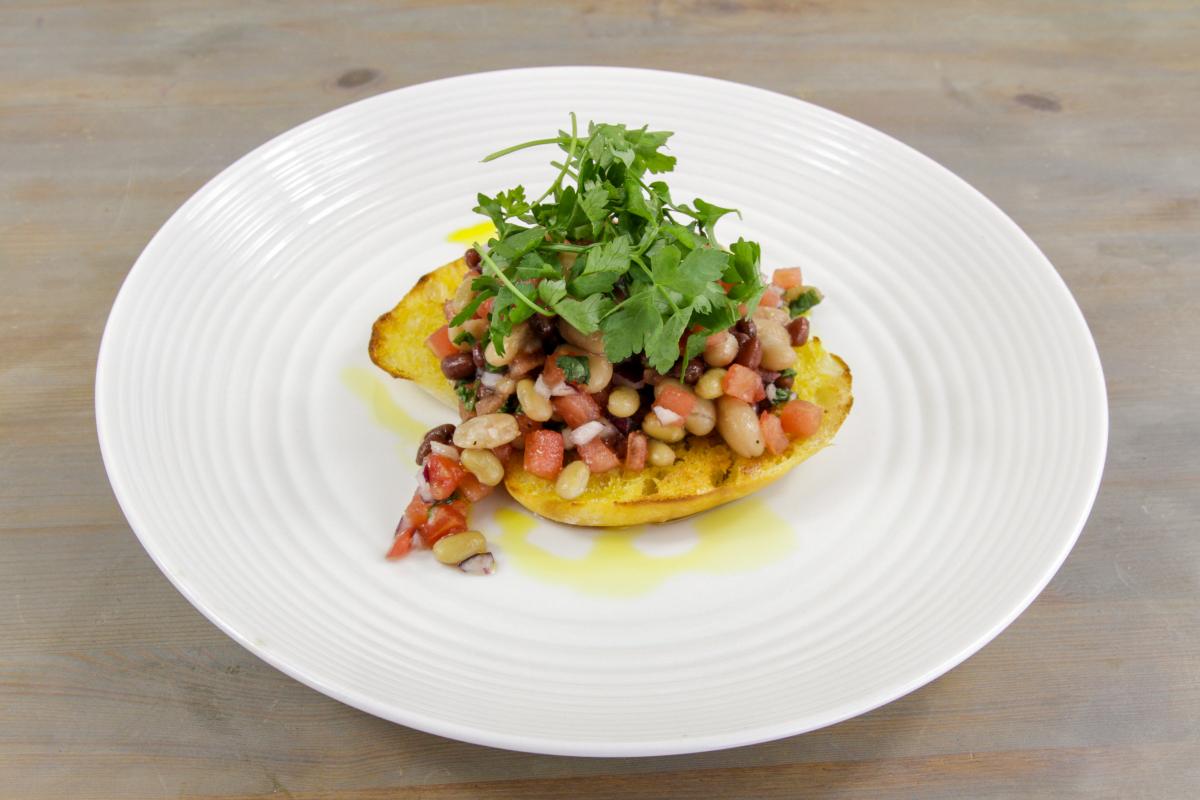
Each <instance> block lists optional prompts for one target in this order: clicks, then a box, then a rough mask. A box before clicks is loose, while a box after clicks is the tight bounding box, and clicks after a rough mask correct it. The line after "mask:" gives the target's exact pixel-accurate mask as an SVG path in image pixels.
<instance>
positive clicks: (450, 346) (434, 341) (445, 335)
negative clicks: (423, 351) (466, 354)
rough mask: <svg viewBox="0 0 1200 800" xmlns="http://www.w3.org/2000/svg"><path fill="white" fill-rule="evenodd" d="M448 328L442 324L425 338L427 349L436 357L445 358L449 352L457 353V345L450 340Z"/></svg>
mask: <svg viewBox="0 0 1200 800" xmlns="http://www.w3.org/2000/svg"><path fill="white" fill-rule="evenodd" d="M449 331H450V329H449V328H448V327H446V326H445V325H443V326H442V327H440V328H438V329H437V330H436V331H434V332H433V333H431V334H429V338H428V339H426V340H425V344H427V345H429V349H430V350H432V351H433V354H434V355H435V356H437V357H438V358H445V357H446V356H448V355H450V354H451V353H457V352H458V347H457V346H455V344H454V342H452V341H450V333H449Z"/></svg>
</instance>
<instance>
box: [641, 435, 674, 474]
mask: <svg viewBox="0 0 1200 800" xmlns="http://www.w3.org/2000/svg"><path fill="white" fill-rule="evenodd" d="M646 461H648V462H649V463H650V464H652V465H653V466H656V467H669V466H671V465H672V464H674V463H675V451H674V450H672V449H671V446H670V445H669V444H667V443H666V442H660V441H658V440H657V439H651V440H650V443H649V444H648V445H647V447H646Z"/></svg>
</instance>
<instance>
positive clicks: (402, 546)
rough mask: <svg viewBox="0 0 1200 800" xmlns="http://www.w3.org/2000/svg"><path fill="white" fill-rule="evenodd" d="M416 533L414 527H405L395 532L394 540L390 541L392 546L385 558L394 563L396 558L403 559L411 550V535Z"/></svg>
mask: <svg viewBox="0 0 1200 800" xmlns="http://www.w3.org/2000/svg"><path fill="white" fill-rule="evenodd" d="M416 532H417V528H416V526H415V525H411V526H406V527H404V528H402V529H400V530H398V531H396V538H395V539H393V540H392V546H391V548H390V549H389V550H388V551H387V556H386V558H389V559H391V560H393V561H395V560H396V559H398V558H404V557H405V556H406V555H408V551H409V550H412V541H413V534H414V533H416Z"/></svg>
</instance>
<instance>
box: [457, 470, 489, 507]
mask: <svg viewBox="0 0 1200 800" xmlns="http://www.w3.org/2000/svg"><path fill="white" fill-rule="evenodd" d="M458 490H459V491H460V492H462V496H463V497H465V498H467V500H469V501H470V502H472V503H477V502H479V501H480V500H482V499H483V498H485V497H487V496H488V495H489V494H491V493H492V487H491V486H488V485H487V484H486V483H480V481H479V478H476V477H475V476H474V475H472V474H471V473H470V472H468V473H467V474H466V475H463V479H462V482H461V483H459V484H458Z"/></svg>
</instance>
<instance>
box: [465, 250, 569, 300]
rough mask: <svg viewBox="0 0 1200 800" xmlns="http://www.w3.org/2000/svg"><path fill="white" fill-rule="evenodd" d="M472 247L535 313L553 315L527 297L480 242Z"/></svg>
mask: <svg viewBox="0 0 1200 800" xmlns="http://www.w3.org/2000/svg"><path fill="white" fill-rule="evenodd" d="M471 247H472V248H474V250H475V252H476V253H479V258H480V259H482V260H483V264H484V266H486V267H491V268H492V272H493V273H494V274H495V276H496V277H497V278H499V279H500V282H501V283H503V284H504V285H505V286H507V287H508V290H509V291H510V292H512V293H513V294H515V295H516V296H517V299H518V300H520V301H521V302H522V303H524V304H525V305H527V306H529V308H531V309H533V311H534V313H536V314H541V315H542V316H544V317H549V316H552V313H551V312H549V311H547V310H546V309H544V308H542V307H541V306H539V305H538V304H537V303H535V302H533V301H532V300H530V299H529V298H528V297H526V296H525V293H524V292H522V291H521V290H520V289H518V288H517V287H516V285H515V284H513V282H512V281H511V280H509V279H508V276H507V275H505V274H504V271H503V270H502V269H500V268H499V267H497V266H496V262H495V261H492V257H491V256H489V255H488V254H487V253H486V252H485V251H484V249H483V248H482V247H480V246H479V242H475V244H473V245H471Z"/></svg>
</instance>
